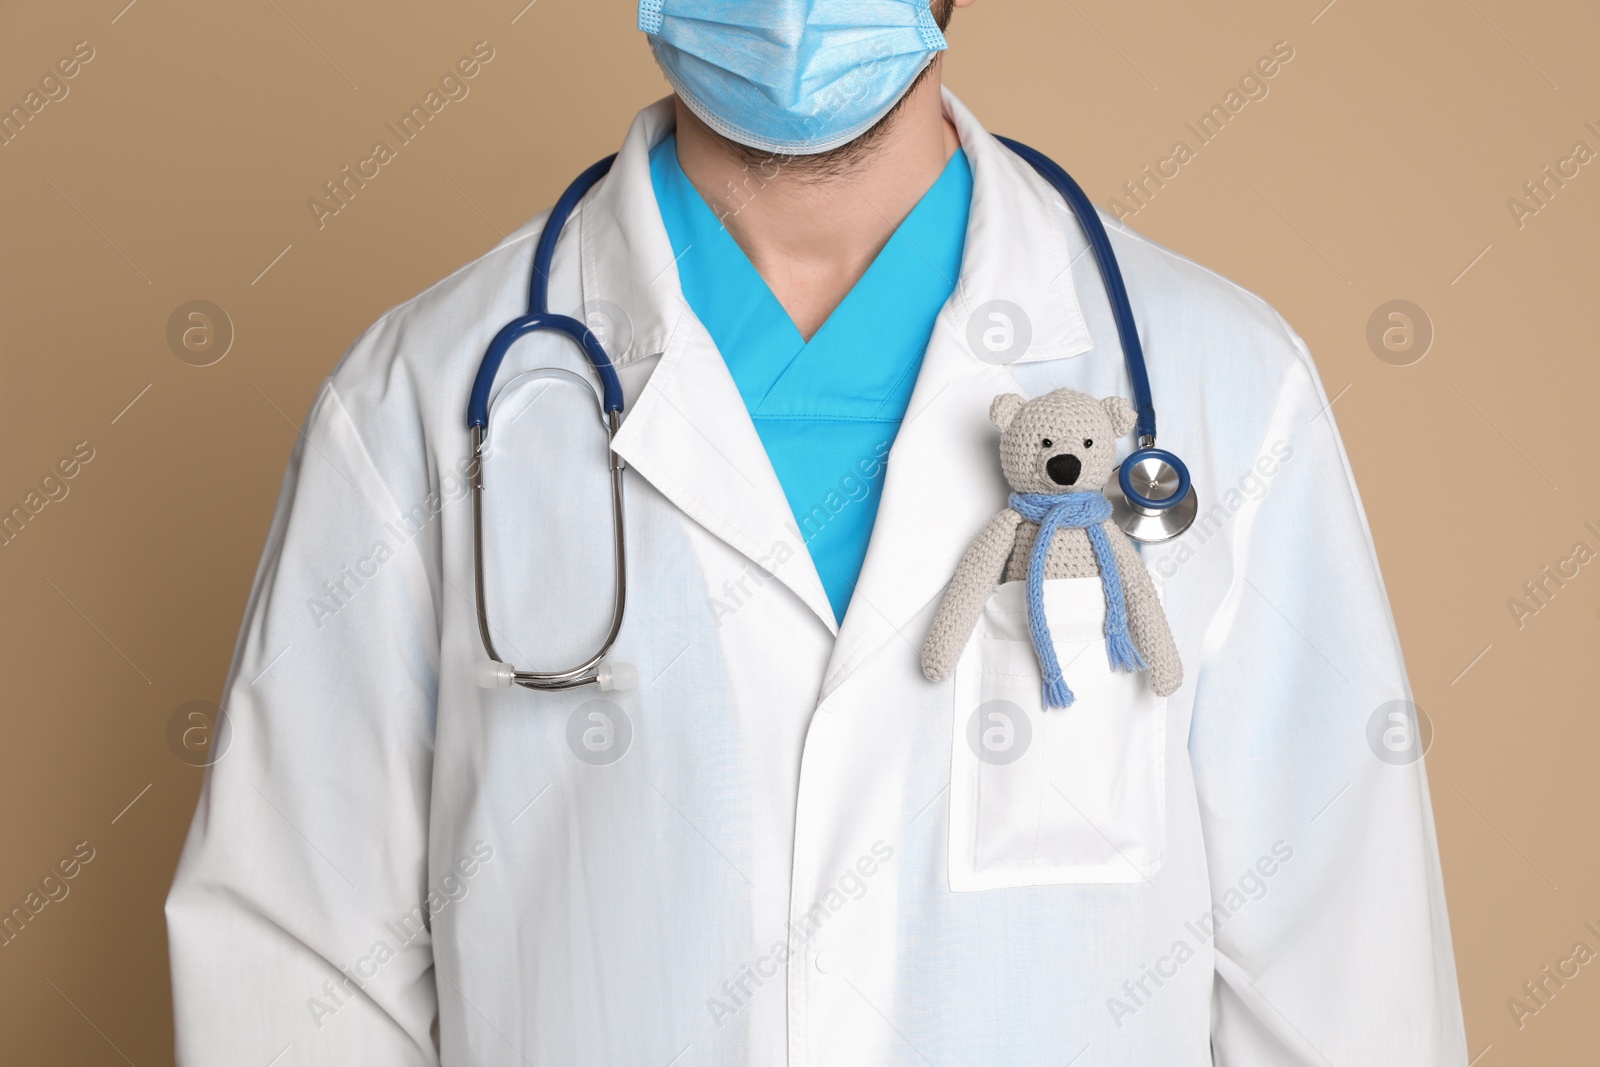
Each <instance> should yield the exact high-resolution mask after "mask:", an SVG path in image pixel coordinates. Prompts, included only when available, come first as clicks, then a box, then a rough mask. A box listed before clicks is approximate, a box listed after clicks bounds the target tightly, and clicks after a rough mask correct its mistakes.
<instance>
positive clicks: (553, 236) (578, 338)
mask: <svg viewBox="0 0 1600 1067" xmlns="http://www.w3.org/2000/svg"><path fill="white" fill-rule="evenodd" d="M998 140H999V141H1000V143H1001V144H1003V145H1005V146H1006V147H1007V148H1009V149H1011V151H1013V152H1015V153H1016V154H1017V155H1018V156H1020V157H1022V159H1024V160H1025V161H1027V162H1028V163H1029V164H1030V165H1031V166H1032V167H1033V169H1034V170H1035V171H1037V172H1038V173H1039V175H1040V176H1041V177H1042V178H1044V179H1045V180H1046V181H1047V182H1049V183H1050V185H1051V186H1052V187H1054V188H1055V190H1056V192H1057V193H1059V194H1060V195H1061V198H1062V199H1063V200H1065V201H1066V202H1067V206H1068V207H1069V208H1071V209H1072V213H1073V215H1074V216H1076V217H1077V220H1078V223H1079V225H1081V226H1082V227H1083V231H1084V233H1085V234H1086V235H1087V236H1088V239H1089V247H1090V248H1091V249H1092V250H1093V252H1094V258H1095V263H1096V264H1097V265H1098V266H1099V269H1100V277H1101V280H1102V281H1103V282H1104V283H1105V289H1106V295H1107V297H1108V298H1109V299H1110V302H1111V315H1112V318H1113V319H1114V320H1115V321H1116V324H1117V337H1118V339H1119V340H1120V341H1121V344H1122V357H1123V363H1124V364H1125V365H1126V367H1127V371H1128V380H1129V383H1130V385H1131V387H1132V391H1133V405H1134V410H1135V411H1136V412H1137V415H1138V419H1137V422H1136V424H1135V431H1136V433H1137V435H1138V443H1139V447H1138V448H1137V449H1135V450H1134V451H1133V452H1132V453H1130V454H1129V455H1128V457H1127V458H1126V459H1124V460H1123V462H1122V466H1121V468H1120V469H1119V472H1118V475H1117V480H1118V485H1119V487H1120V488H1121V490H1122V493H1123V495H1124V496H1125V497H1126V499H1127V500H1128V501H1129V502H1130V503H1131V504H1133V505H1134V506H1135V507H1136V508H1138V509H1140V510H1143V511H1144V512H1145V514H1147V515H1150V514H1159V513H1160V512H1163V511H1165V510H1166V509H1169V508H1173V507H1175V506H1177V505H1179V504H1181V503H1183V502H1184V501H1185V500H1186V499H1187V498H1188V497H1189V495H1190V488H1191V485H1190V477H1189V468H1188V467H1187V466H1185V465H1184V463H1183V461H1182V460H1181V459H1179V458H1178V457H1177V456H1176V455H1174V454H1173V453H1171V452H1168V451H1166V450H1164V449H1159V448H1156V447H1155V442H1156V410H1155V403H1154V401H1153V400H1152V399H1151V396H1150V375H1149V372H1148V371H1147V370H1146V368H1145V360H1144V346H1143V345H1142V344H1141V343H1140V341H1139V329H1138V326H1137V325H1136V324H1135V322H1134V319H1133V307H1132V305H1131V304H1130V303H1129V301H1128V289H1127V286H1126V285H1125V284H1124V283H1123V280H1122V269H1121V268H1120V267H1119V266H1118V265H1117V257H1116V254H1115V253H1114V252H1113V251H1112V249H1111V239H1110V237H1109V236H1107V234H1106V228H1105V225H1104V224H1103V223H1102V222H1101V221H1100V216H1099V214H1098V213H1097V212H1096V211H1095V208H1094V205H1093V204H1092V203H1091V202H1090V200H1089V198H1088V196H1087V195H1085V194H1084V191H1083V189H1082V188H1081V187H1080V186H1079V185H1078V183H1077V182H1076V181H1074V180H1073V178H1072V176H1071V175H1070V174H1068V173H1067V172H1066V171H1065V170H1063V169H1062V168H1061V166H1060V165H1059V164H1058V163H1056V162H1055V161H1054V160H1053V159H1051V158H1050V157H1049V156H1047V155H1045V154H1044V153H1043V152H1040V151H1038V150H1037V149H1034V148H1030V147H1028V146H1027V145H1025V144H1022V143H1021V142H1019V141H1014V140H1012V139H1011V138H1009V137H1000V138H998ZM616 158H617V157H616V155H615V154H613V155H609V156H607V157H606V158H604V159H602V160H600V161H599V162H598V163H595V164H594V165H593V166H591V167H589V168H588V169H587V170H585V171H584V172H583V173H582V174H580V175H578V177H577V178H576V179H575V180H574V181H573V182H572V184H571V185H569V186H568V187H567V189H566V191H565V192H563V193H562V194H561V198H560V199H559V200H557V201H556V203H555V206H554V207H553V208H551V209H550V214H549V216H548V217H547V218H546V219H545V224H544V230H543V232H541V233H540V234H539V243H538V244H537V245H536V246H535V248H534V253H533V269H532V271H531V272H530V274H529V277H528V310H527V312H526V313H525V314H522V315H519V316H517V317H516V318H514V319H512V320H511V321H510V322H508V323H506V324H505V325H504V326H502V327H501V328H500V330H499V332H498V333H496V334H495V335H494V339H493V340H491V341H490V342H489V347H488V349H487V350H486V351H485V352H484V355H483V360H482V362H481V363H479V365H478V373H477V377H476V378H474V379H473V382H472V395H471V398H470V399H469V400H468V402H467V426H468V429H469V430H470V432H471V435H472V454H473V463H472V467H471V477H470V484H471V487H472V520H473V549H474V552H473V559H474V584H475V591H476V593H477V609H478V630H479V635H480V636H481V637H482V639H483V646H484V651H485V652H487V653H488V655H489V661H488V662H486V663H480V664H478V667H477V669H476V679H477V682H478V684H479V685H480V686H483V687H485V688H497V687H503V686H510V685H520V686H523V687H525V688H528V689H540V690H559V689H573V688H577V687H578V686H583V685H591V684H599V685H600V686H601V688H625V687H626V684H615V683H618V682H619V681H620V682H623V683H626V679H618V678H614V677H611V678H608V676H607V673H606V668H605V667H603V666H602V665H601V661H602V660H603V659H604V658H605V656H606V653H607V652H609V651H610V650H611V646H612V644H613V643H614V642H615V641H616V639H617V635H618V633H620V631H621V628H622V618H623V609H624V606H625V603H626V589H627V558H626V557H627V553H626V543H625V539H624V536H623V510H622V470H623V464H622V461H621V459H620V458H619V457H618V456H617V454H616V451H615V450H614V449H613V450H611V452H610V464H609V466H610V473H611V492H612V523H613V535H614V544H615V556H616V596H615V600H614V603H613V611H612V622H611V628H610V632H609V634H608V636H607V637H606V639H605V641H604V643H603V644H602V646H601V648H600V650H599V651H598V652H596V653H595V654H594V655H593V656H591V657H589V658H588V659H586V660H585V661H584V662H583V663H581V664H580V665H578V666H577V667H574V668H571V669H569V670H565V671H545V672H539V671H524V670H518V669H516V668H514V667H512V666H511V665H510V664H509V663H503V662H501V661H500V657H499V655H498V654H497V653H496V651H495V646H494V640H493V637H492V635H491V632H490V631H491V627H490V625H489V612H488V606H487V601H486V599H485V588H484V587H485V581H484V559H483V493H484V482H483V462H482V460H483V449H484V445H485V442H486V441H487V439H488V432H489V407H490V401H491V399H492V396H491V394H492V393H493V391H494V382H495V377H496V376H497V375H498V374H499V371H500V364H501V363H502V362H504V360H505V357H506V353H507V352H509V351H510V350H511V346H512V345H514V344H516V343H517V342H518V341H520V340H522V339H523V338H524V337H526V336H528V335H529V334H533V333H539V332H549V333H556V334H559V335H561V336H563V337H565V338H567V339H568V340H569V341H571V342H572V343H574V344H576V345H577V346H578V347H579V348H581V349H582V350H583V354H584V355H585V356H586V357H587V358H588V360H589V365H590V366H591V367H592V368H593V369H594V373H595V376H596V377H597V378H598V379H599V381H600V395H599V396H598V397H597V398H596V399H597V402H598V404H599V406H600V409H601V417H602V421H603V422H604V423H605V425H606V429H607V432H608V434H609V436H610V438H611V439H614V438H615V436H616V432H617V428H618V426H619V425H620V421H621V417H622V408H623V396H622V382H621V381H620V379H618V377H617V369H616V367H615V365H613V364H612V362H611V357H610V356H609V355H608V354H607V353H606V350H605V346H604V345H602V344H601V343H600V339H599V338H598V337H596V336H595V333H594V331H593V330H592V329H590V328H589V326H588V324H586V323H585V322H583V321H581V320H579V319H575V318H573V317H571V316H570V315H559V314H556V313H554V312H552V311H551V310H550V300H549V297H550V267H551V263H552V261H553V260H554V258H555V249H556V242H557V241H558V240H559V239H560V237H561V232H562V230H563V229H565V228H566V224H567V220H568V219H569V218H570V217H571V215H572V212H573V211H574V210H575V209H576V208H577V206H578V203H579V201H581V200H582V199H583V197H584V195H585V194H587V193H588V192H589V190H590V189H592V188H593V187H594V186H595V184H596V183H597V182H599V181H600V179H601V178H604V177H605V176H606V174H608V173H609V172H610V170H611V165H612V163H613V162H615V161H616ZM608 443H609V442H608ZM1141 465H1143V466H1144V468H1145V469H1159V468H1161V467H1163V466H1164V467H1166V468H1168V469H1170V471H1171V472H1172V473H1173V474H1174V475H1175V477H1176V488H1175V490H1174V491H1173V492H1172V493H1170V495H1167V496H1163V497H1152V496H1149V495H1147V494H1146V493H1143V492H1141V491H1139V490H1138V489H1137V488H1136V486H1135V484H1134V482H1133V481H1132V480H1131V477H1130V476H1131V474H1132V472H1133V471H1134V470H1135V468H1137V467H1140V466H1141ZM1185 525H1187V524H1186V523H1185ZM1179 532H1181V529H1180V531H1179Z"/></svg>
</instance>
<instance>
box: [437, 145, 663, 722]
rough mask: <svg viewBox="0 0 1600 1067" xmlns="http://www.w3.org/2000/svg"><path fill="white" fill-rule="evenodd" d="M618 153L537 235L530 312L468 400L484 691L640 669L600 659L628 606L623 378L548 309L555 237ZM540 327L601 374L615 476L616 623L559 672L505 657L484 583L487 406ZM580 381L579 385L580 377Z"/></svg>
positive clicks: (620, 684)
mask: <svg viewBox="0 0 1600 1067" xmlns="http://www.w3.org/2000/svg"><path fill="white" fill-rule="evenodd" d="M616 158H617V157H616V155H615V154H612V155H609V156H607V157H606V158H605V159H602V160H600V162H598V163H596V164H594V165H593V166H591V167H589V169H587V170H585V171H584V172H583V173H582V174H580V175H578V177H577V179H576V180H574V181H573V183H572V184H571V185H569V186H567V189H566V191H565V192H564V193H562V194H561V198H560V199H559V200H557V201H556V204H555V207H553V208H551V209H550V214H549V217H548V218H546V220H545V225H544V230H543V232H541V233H540V234H539V243H538V244H537V245H536V246H535V247H534V252H533V269H532V270H531V271H530V272H529V276H528V310H527V312H526V313H525V314H522V315H519V316H517V317H516V318H514V319H512V320H511V321H510V322H508V323H506V324H505V325H504V326H502V327H501V328H500V331H499V332H498V333H496V334H495V335H494V339H493V340H491V341H490V342H489V348H488V350H487V351H486V352H484V355H483V361H482V362H481V363H479V365H478V374H477V377H476V378H474V379H473V382H472V396H471V399H470V400H469V401H468V402H467V426H468V429H469V430H470V432H471V435H472V463H471V466H470V473H469V478H468V482H469V485H470V486H471V489H472V547H473V591H474V593H475V594H476V603H477V612H478V635H479V637H480V638H481V639H482V641H483V650H484V652H485V653H487V654H488V657H489V658H488V660H487V661H484V662H480V663H478V664H477V665H476V667H475V668H474V672H473V674H474V680H475V681H476V682H477V684H478V685H479V686H480V687H482V688H484V689H498V688H504V687H508V686H511V685H520V686H522V687H523V688H525V689H535V690H541V691H546V692H549V691H559V690H563V689H577V688H579V687H580V686H586V685H598V686H599V687H600V688H601V689H607V690H611V689H628V688H631V687H632V686H633V685H634V684H635V682H636V680H637V679H636V676H635V671H634V669H633V668H632V667H631V666H630V665H627V664H622V663H613V664H603V663H602V660H604V659H605V657H606V654H607V653H608V652H610V651H611V646H612V645H613V644H615V643H616V640H617V636H618V635H619V634H620V633H621V632H622V619H623V615H624V613H625V609H626V607H627V592H628V554H627V537H626V533H625V530H624V526H625V523H624V513H623V499H622V482H623V479H622V471H623V463H622V459H621V457H620V456H618V455H617V452H616V449H615V448H614V447H612V445H613V443H614V442H615V440H616V435H617V429H618V427H619V426H620V425H621V420H622V403H623V399H622V382H621V381H620V380H619V379H618V377H617V368H616V367H615V366H614V365H613V364H612V362H611V357H610V356H609V355H607V354H606V350H605V346H604V345H602V344H601V343H600V339H599V338H598V337H596V336H595V333H594V331H593V330H592V329H590V328H589V326H588V324H587V323H585V322H582V321H580V320H578V319H575V318H573V317H572V316H570V315H558V314H555V313H554V312H552V311H551V310H550V267H551V263H552V261H553V260H554V258H555V251H556V242H557V241H558V240H559V239H560V237H561V231H562V230H563V229H565V228H566V224H567V219H568V218H569V217H571V215H572V212H573V210H574V209H575V208H576V207H577V206H578V202H579V201H580V200H582V199H583V197H584V194H586V193H587V192H588V191H589V190H590V189H592V188H593V187H594V185H595V183H596V182H598V181H599V180H600V179H601V178H604V177H605V176H606V174H607V173H609V172H610V170H611V164H612V163H613V162H614V161H615V160H616ZM541 332H544V333H555V334H559V335H560V336H562V337H565V338H566V339H567V340H569V341H571V342H572V343H574V344H576V345H577V346H578V347H579V348H581V349H583V354H584V355H585V356H586V357H587V358H588V360H589V365H590V366H591V367H592V368H594V372H595V375H596V377H598V378H599V379H600V395H599V396H598V397H592V399H594V400H595V401H596V403H597V404H598V406H599V408H600V417H601V421H602V423H603V424H604V425H605V428H606V435H607V441H606V443H607V451H608V453H609V457H610V458H609V462H608V468H609V473H610V476H611V530H612V545H613V567H614V571H615V574H616V587H615V592H614V596H613V599H612V607H611V626H610V629H609V630H608V631H607V634H606V637H605V640H604V641H602V642H601V644H600V648H599V650H598V651H596V652H595V653H594V654H593V655H592V656H590V657H588V658H587V659H585V660H584V661H583V662H582V663H580V664H578V665H577V666H576V667H571V668H568V669H567V670H560V671H530V670H519V669H518V668H516V667H514V666H512V665H511V664H510V663H507V662H503V661H502V660H501V659H500V654H499V653H498V652H497V651H496V649H495V644H494V636H493V634H492V632H491V631H492V627H491V626H490V623H489V606H488V598H487V589H486V584H487V583H486V582H485V580H484V546H483V529H484V518H483V510H484V505H483V497H484V477H483V460H484V458H485V457H484V454H483V452H484V447H485V444H486V442H487V441H488V434H489V407H490V401H491V399H492V397H491V394H492V393H493V391H494V381H495V376H496V375H497V374H498V373H499V371H500V364H501V363H502V362H503V361H504V360H505V357H506V353H507V352H509V351H510V350H511V346H512V345H514V344H516V343H517V342H518V341H520V340H522V339H523V338H524V337H526V336H528V335H529V334H532V333H541ZM553 373H554V374H555V375H558V376H560V377H565V378H576V376H575V375H572V374H570V372H566V371H555V372H553ZM578 381H579V382H581V379H578ZM585 391H586V392H587V391H588V390H587V389H585Z"/></svg>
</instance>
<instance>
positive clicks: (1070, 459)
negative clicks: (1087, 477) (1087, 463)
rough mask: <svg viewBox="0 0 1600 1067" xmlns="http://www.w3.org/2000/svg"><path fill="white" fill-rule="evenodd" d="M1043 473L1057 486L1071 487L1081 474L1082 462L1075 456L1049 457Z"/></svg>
mask: <svg viewBox="0 0 1600 1067" xmlns="http://www.w3.org/2000/svg"><path fill="white" fill-rule="evenodd" d="M1044 472H1045V473H1046V474H1048V475H1049V476H1050V480H1051V481H1052V482H1055V483H1056V484H1057V485H1072V484H1073V483H1074V482H1076V481H1077V480H1078V475H1080V474H1082V473H1083V462H1082V461H1081V460H1079V459H1078V457H1077V456H1073V455H1068V454H1062V455H1059V456H1051V457H1050V459H1049V460H1048V461H1047V462H1046V463H1045V465H1044Z"/></svg>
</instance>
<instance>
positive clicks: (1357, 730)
mask: <svg viewBox="0 0 1600 1067" xmlns="http://www.w3.org/2000/svg"><path fill="white" fill-rule="evenodd" d="M1285 329H1287V327H1285ZM1290 337H1291V339H1292V340H1293V342H1294V345H1295V347H1296V349H1297V350H1298V359H1296V360H1295V361H1294V363H1293V364H1292V366H1291V367H1290V369H1289V372H1288V375H1287V378H1286V380H1285V383H1284V386H1283V389H1282V392H1281V394H1280V396H1279V398H1278V401H1277V405H1276V410H1275V411H1274V413H1273V416H1272V418H1271V420H1270V426H1269V428H1268V430H1267V434H1266V439H1265V440H1264V441H1263V442H1262V444H1261V446H1260V449H1259V450H1258V452H1257V455H1258V456H1260V455H1269V456H1275V462H1273V463H1268V464H1266V465H1264V466H1263V467H1262V468H1261V470H1268V469H1270V470H1271V471H1272V473H1271V474H1270V475H1262V474H1261V470H1258V472H1257V475H1258V477H1257V481H1260V482H1264V483H1265V484H1266V489H1265V492H1264V493H1263V494H1261V495H1260V496H1259V497H1258V499H1255V500H1253V501H1249V502H1247V503H1246V505H1245V506H1244V508H1242V509H1241V510H1240V511H1239V512H1238V514H1237V515H1236V516H1235V517H1234V518H1233V519H1232V520H1231V524H1230V525H1229V527H1228V528H1227V532H1228V539H1229V541H1230V544H1229V545H1228V546H1227V548H1224V546H1221V545H1218V546H1214V547H1213V548H1211V549H1208V551H1217V550H1222V551H1223V552H1224V553H1227V552H1228V551H1229V550H1230V549H1231V562H1230V563H1227V564H1226V565H1225V566H1226V568H1227V571H1228V577H1227V579H1226V581H1227V592H1226V595H1225V597H1224V599H1223V602H1222V607H1221V609H1220V610H1219V612H1218V613H1217V615H1216V617H1215V618H1214V619H1213V620H1212V622H1211V624H1210V626H1209V627H1208V629H1207V631H1206V633H1205V637H1204V643H1203V648H1202V650H1201V656H1200V659H1199V662H1198V663H1197V668H1198V669H1197V670H1196V672H1195V678H1196V682H1195V685H1196V696H1195V705H1194V717H1193V722H1192V730H1191V734H1190V755H1191V759H1192V763H1193V767H1194V774H1195V779H1196V788H1197V791H1198V796H1199V801H1200V813H1201V819H1202V823H1203V828H1204V834H1205V843H1206V851H1207V862H1208V867H1209V876H1210V882H1211V892H1212V899H1213V922H1214V924H1215V939H1214V947H1215V950H1216V982H1215V986H1214V993H1213V1000H1212V1011H1213V1028H1212V1033H1213V1038H1212V1041H1213V1053H1214V1057H1215V1062H1216V1063H1217V1064H1218V1065H1219V1067H1287V1065H1307V1067H1310V1065H1326V1064H1355V1063H1359V1064H1362V1065H1363V1067H1384V1065H1394V1067H1434V1065H1443V1064H1449V1065H1452V1067H1459V1065H1462V1064H1465V1063H1466V1052H1465V1037H1464V1033H1463V1028H1462V1018H1461V1007H1460V1001H1459V997H1458V993H1457V989H1456V978H1455V965H1454V959H1453V954H1452V950H1451V943H1450V930H1449V924H1448V921H1447V918H1446V914H1445V899H1444V888H1443V881H1442V876H1441V872H1440V866H1439V855H1438V845H1437V842H1436V840H1435V836H1434V826H1433V812H1432V807H1431V804H1430V801H1429V795H1428V783H1427V778H1426V776H1425V773H1424V769H1423V764H1422V761H1421V760H1420V758H1415V757H1417V756H1418V755H1419V754H1420V753H1419V752H1418V751H1417V750H1416V749H1415V748H1413V749H1412V750H1411V751H1410V752H1409V753H1408V752H1407V751H1406V750H1405V748H1404V743H1405V742H1406V741H1407V740H1408V736H1409V735H1408V726H1407V725H1406V722H1405V720H1404V718H1401V719H1395V718H1393V717H1392V716H1393V714H1394V713H1395V712H1397V711H1399V712H1401V713H1402V714H1404V712H1403V709H1404V708H1405V705H1404V704H1403V703H1391V702H1404V701H1409V700H1410V699H1411V691H1410V686H1409V684H1408V682H1407V679H1406V672H1405V666H1404V663H1403V661H1402V658H1401V652H1400V644H1399V638H1398V636H1397V634H1396V631H1395V627H1394V621H1393V618H1392V616H1391V614H1390V610H1389V604H1388V600H1387V597H1386V595H1385V593H1384V588H1383V579H1382V577H1381V575H1380V573H1379V569H1378V562H1377V556H1376V553H1375V551H1374V548H1373V544H1372V537H1371V534H1370V531H1369V530H1368V527H1367V522H1366V516H1365V514H1364V513H1363V511H1362V508H1361V503H1360V500H1359V498H1358V496H1357V494H1356V489H1355V484H1354V481H1353V479H1352V477H1351V473H1350V468H1349V463H1348V461H1347V459H1346V457H1345V453H1344V448H1343V446H1342V445H1341V443H1340V440H1339V436H1338V432H1337V430H1336V429H1335V427H1334V423H1333V415H1332V412H1331V411H1330V410H1328V401H1327V398H1326V396H1325V395H1324V393H1323V391H1322V389H1321V386H1320V384H1319V383H1318V381H1317V378H1316V373H1315V371H1314V369H1313V367H1312V363H1311V357H1310V354H1309V353H1308V352H1307V351H1306V350H1305V346H1304V344H1303V343H1302V342H1301V341H1300V340H1299V338H1298V337H1294V336H1293V334H1292V332H1291V333H1290ZM1241 473H1244V472H1241ZM1241 484H1244V485H1246V486H1247V487H1249V488H1251V489H1254V487H1255V483H1254V482H1248V481H1246V482H1243V483H1241ZM1206 506H1208V505H1202V518H1203V516H1204V513H1205V508H1206ZM1381 708H1386V710H1384V711H1383V712H1381V713H1380V709H1381ZM1375 717H1376V720H1375ZM1375 721H1377V722H1378V723H1379V724H1380V725H1379V726H1378V727H1374V725H1373V724H1374V722H1375ZM1380 753H1381V755H1380Z"/></svg>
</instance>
